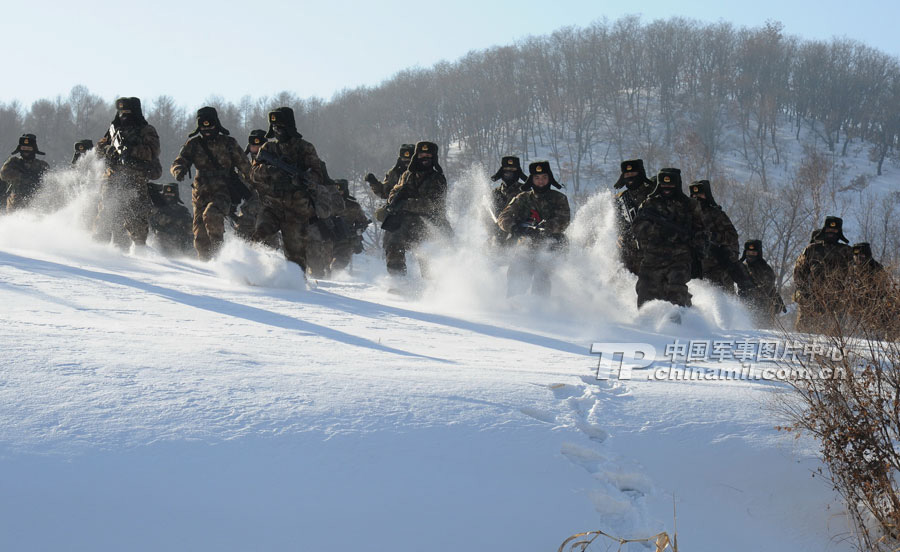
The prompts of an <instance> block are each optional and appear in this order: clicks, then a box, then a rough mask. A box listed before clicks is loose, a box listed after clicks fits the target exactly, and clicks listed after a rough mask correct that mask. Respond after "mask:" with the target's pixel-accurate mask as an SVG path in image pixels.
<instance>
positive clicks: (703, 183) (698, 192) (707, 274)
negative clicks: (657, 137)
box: [691, 180, 747, 293]
mask: <svg viewBox="0 0 900 552" xmlns="http://www.w3.org/2000/svg"><path fill="white" fill-rule="evenodd" d="M691 198H692V199H695V200H697V202H698V203H699V204H700V214H701V216H702V217H703V228H704V230H705V231H706V255H705V256H704V257H703V261H702V266H703V279H704V280H706V281H708V282H710V283H712V284H714V285H716V286H718V287H719V288H721V289H722V290H724V291H727V292H728V293H734V284H735V283H737V282H740V283H741V287H742V289H743V288H745V287H746V285H747V284H746V281H745V280H746V276H745V275H744V274H743V273H742V271H741V267H740V265H739V263H738V247H739V246H738V233H737V230H736V229H735V228H734V224H732V223H731V219H730V218H728V215H727V214H726V213H725V211H723V210H722V207H720V206H719V204H718V203H716V200H715V199H714V198H713V195H712V188H711V187H710V185H709V180H697V181H695V182H692V183H691Z"/></svg>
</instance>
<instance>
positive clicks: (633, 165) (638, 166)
mask: <svg viewBox="0 0 900 552" xmlns="http://www.w3.org/2000/svg"><path fill="white" fill-rule="evenodd" d="M619 168H620V169H621V170H622V174H620V175H619V180H617V181H616V183H615V184H613V188H615V189H617V190H618V189H620V188H624V187H625V186H627V185H628V184H629V180H631V179H627V178H625V173H630V172H636V173H638V176H637V178H638V182H637V184H644V185H649V184H652V182H651V181H650V180H649V179H647V171H646V170H644V160H643V159H628V160H626V161H622V163H621V165H620V166H619ZM632 186H634V183H632Z"/></svg>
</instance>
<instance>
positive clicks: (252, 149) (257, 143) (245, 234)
mask: <svg viewBox="0 0 900 552" xmlns="http://www.w3.org/2000/svg"><path fill="white" fill-rule="evenodd" d="M268 141H269V139H268V138H266V131H265V130H261V129H257V130H251V131H250V136H249V137H248V138H247V147H246V148H245V149H244V155H249V157H250V162H251V163H252V162H253V160H254V159H256V154H257V153H259V148H261V147H262V145H263V144H265V143H266V142H268ZM261 209H262V201H261V200H260V198H259V193H258V192H257V191H256V190H255V189H254V190H252V191H251V196H250V197H249V198H248V199H246V200H244V202H243V203H241V205H240V208H239V209H238V212H237V213H236V214H235V215H234V216H233V217H232V219H231V220H232V222H233V223H234V231H235V232H236V233H237V235H238V236H240V237H241V238H243V239H245V240H249V239H250V237H251V236H252V235H253V231H254V230H255V229H256V217H257V216H259V211H260V210H261ZM266 245H269V246H270V247H272V248H273V249H277V248H278V239H277V237H275V236H273V237H272V238H269V240H268V241H267V242H266Z"/></svg>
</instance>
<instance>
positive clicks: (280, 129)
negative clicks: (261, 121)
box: [272, 124, 290, 140]
mask: <svg viewBox="0 0 900 552" xmlns="http://www.w3.org/2000/svg"><path fill="white" fill-rule="evenodd" d="M272 132H274V133H275V138H278V139H279V140H284V139H286V138H287V137H288V136H289V135H290V133H289V132H288V129H287V127H286V126H284V125H281V124H277V125H272Z"/></svg>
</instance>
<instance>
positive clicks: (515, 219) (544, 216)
mask: <svg viewBox="0 0 900 552" xmlns="http://www.w3.org/2000/svg"><path fill="white" fill-rule="evenodd" d="M528 173H529V176H528V179H527V180H526V181H525V185H524V186H523V188H527V189H528V191H525V192H522V193H520V194H519V195H517V196H516V197H514V198H513V200H512V201H510V202H509V204H508V205H507V206H506V207H505V208H504V209H503V211H501V212H500V216H499V217H497V225H498V226H499V227H500V229H501V230H503V231H504V232H506V233H508V234H512V235H513V236H514V237H515V238H516V243H517V245H518V246H520V247H521V249H520V251H519V254H518V255H517V258H516V259H515V260H513V262H511V263H510V265H509V268H508V270H507V272H506V283H507V288H506V293H507V297H510V296H513V295H517V294H519V293H524V292H525V291H527V290H528V289H529V287H530V288H531V292H532V293H534V294H536V295H544V296H546V295H549V294H550V271H549V268H550V267H549V266H547V263H546V261H545V262H543V263H542V262H540V261H539V259H538V258H537V257H538V253H539V252H540V250H541V249H542V248H544V247H547V246H549V248H550V249H552V250H559V249H560V248H562V247H563V246H564V245H565V234H564V233H565V231H566V228H568V226H569V221H570V219H571V212H570V210H569V200H568V198H567V197H566V194H564V193H562V192H558V191H556V190H554V189H552V188H551V186H553V187H556V188H561V187H562V185H561V184H560V183H559V182H557V181H556V179H555V178H554V177H553V171H552V170H551V168H550V162H549V161H535V162H533V163H531V164H529V165H528Z"/></svg>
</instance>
